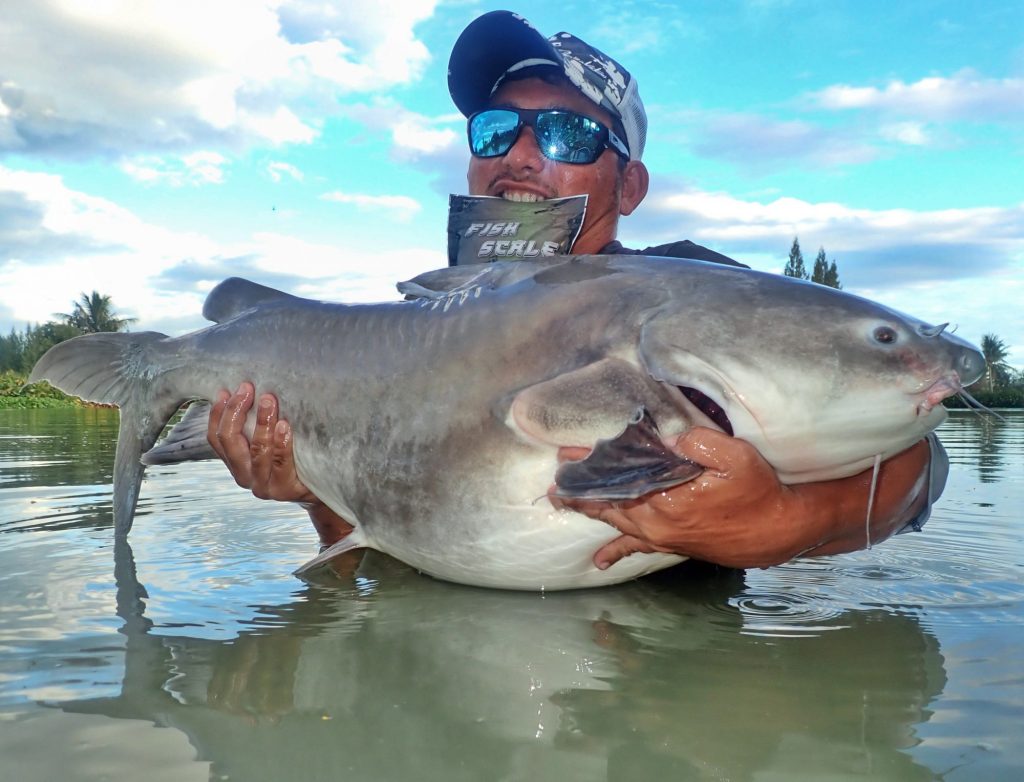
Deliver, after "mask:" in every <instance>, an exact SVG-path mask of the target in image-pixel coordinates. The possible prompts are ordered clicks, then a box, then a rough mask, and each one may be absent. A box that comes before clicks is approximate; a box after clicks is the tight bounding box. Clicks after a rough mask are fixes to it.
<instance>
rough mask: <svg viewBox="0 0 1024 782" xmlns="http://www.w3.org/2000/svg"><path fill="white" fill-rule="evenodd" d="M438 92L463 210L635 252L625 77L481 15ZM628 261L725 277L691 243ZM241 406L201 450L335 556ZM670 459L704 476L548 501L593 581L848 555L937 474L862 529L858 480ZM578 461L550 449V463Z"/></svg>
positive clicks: (230, 406) (215, 419)
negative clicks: (463, 157)
mask: <svg viewBox="0 0 1024 782" xmlns="http://www.w3.org/2000/svg"><path fill="white" fill-rule="evenodd" d="M448 82H449V89H450V91H451V94H452V98H453V100H454V101H455V104H456V106H458V108H459V109H460V111H462V112H463V114H465V115H466V116H467V117H469V142H470V150H471V152H472V153H473V156H472V158H471V160H470V164H469V172H468V181H469V192H470V194H472V195H487V196H497V197H501V198H505V199H507V200H511V201H523V200H531V201H533V200H539V199H548V198H558V197H564V196H572V195H581V194H587V196H588V202H587V212H586V217H585V220H584V223H583V227H582V229H581V231H580V235H579V237H578V238H577V240H576V243H575V244H574V245H573V252H574V253H581V254H582V253H622V252H635V251H630V250H626V249H625V248H623V247H622V246H621V245H620V244H619V243H618V242H617V241H615V237H616V235H617V232H618V221H619V217H620V216H625V215H629V214H630V213H632V212H633V210H634V209H636V208H637V207H638V206H639V205H640V203H641V202H642V201H643V199H644V197H645V196H646V194H647V189H648V183H649V176H648V172H647V169H646V168H645V167H644V164H643V163H642V162H641V156H642V154H643V149H644V143H645V139H646V124H647V121H646V114H645V112H644V109H643V104H642V102H641V101H640V96H639V93H638V91H637V86H636V80H635V79H633V78H632V77H631V75H630V74H629V72H628V71H626V70H625V69H624V68H622V66H621V65H619V64H618V63H617V62H615V61H614V60H613V59H612V58H610V57H608V56H607V55H605V54H603V53H602V52H600V51H598V50H596V49H594V48H593V47H591V46H589V45H588V44H586V43H584V42H583V41H580V40H579V39H578V38H575V37H573V36H571V35H569V34H568V33H559V34H558V35H555V36H552V38H550V39H547V38H545V37H544V36H543V35H541V34H540V33H539V32H537V30H535V29H534V28H533V27H532V26H530V24H529V23H528V22H526V21H525V20H524V19H522V18H521V17H519V16H517V15H515V14H512V13H510V12H507V11H495V12H492V13H488V14H485V15H483V16H481V17H480V18H478V19H476V20H475V21H474V22H472V23H471V24H470V25H469V26H468V27H467V28H466V30H465V31H463V33H462V35H461V36H460V37H459V40H458V41H457V42H456V44H455V47H454V49H453V51H452V56H451V60H450V63H449V75H448ZM643 252H645V253H647V254H656V255H657V254H660V255H670V256H677V257H688V258H696V259H699V260H708V261H714V262H718V263H731V264H735V263H736V262H735V261H732V260H731V259H729V258H726V257H725V256H723V255H720V254H718V253H715V252H713V251H712V250H709V249H707V248H704V247H700V246H699V245H695V244H693V243H692V242H677V243H675V244H672V245H664V246H661V247H657V248H648V249H647V250H645V251H643ZM254 398H255V389H253V387H252V385H251V384H248V383H244V384H242V386H241V387H240V388H239V389H238V390H237V391H236V392H235V394H233V395H231V394H229V393H228V392H227V391H223V392H221V394H220V396H219V398H218V399H217V400H216V401H215V404H214V406H213V410H212V413H211V416H210V426H209V432H208V436H209V440H210V444H211V445H212V446H213V448H214V449H215V450H216V451H217V453H218V454H220V456H221V458H222V459H224V461H225V463H226V464H227V465H228V468H229V469H230V471H231V473H232V475H233V476H234V478H235V480H236V481H237V482H238V484H239V485H241V486H243V487H247V488H251V489H252V491H253V493H254V494H255V495H256V496H257V497H262V498H267V499H277V500H287V501H294V502H299V503H302V504H303V506H304V507H305V508H306V509H307V511H308V512H309V515H310V519H311V520H312V522H313V524H314V526H315V527H316V529H317V531H318V533H319V534H320V537H321V540H322V542H323V543H325V544H330V543H333V542H335V541H337V540H339V539H340V538H341V537H343V536H344V535H345V534H347V532H348V531H350V530H351V526H350V525H348V524H347V523H346V522H345V521H344V520H343V519H341V518H339V517H338V516H337V515H336V514H335V513H333V511H331V510H330V508H328V507H326V506H325V505H324V504H323V503H322V502H320V501H319V500H318V499H317V498H316V497H314V496H313V495H312V494H311V493H310V492H309V491H308V489H306V487H305V486H304V485H303V484H302V483H301V481H300V480H299V479H298V476H297V475H296V474H295V467H294V462H293V461H292V454H291V430H290V428H289V426H288V424H287V422H286V421H283V420H279V418H278V414H277V402H276V400H275V399H274V398H273V397H272V396H269V395H263V396H262V397H261V398H260V400H259V407H258V409H257V426H256V430H255V432H254V434H253V437H252V441H251V442H249V441H248V440H247V439H246V438H245V435H244V434H243V432H242V425H243V423H244V420H245V416H246V413H247V412H248V410H249V409H250V408H251V407H252V404H253V400H254ZM712 404H713V403H712ZM712 417H713V416H712ZM674 447H675V449H676V451H677V452H678V453H679V454H680V455H682V456H684V457H687V458H689V459H692V460H693V461H695V462H698V463H700V464H702V465H704V466H705V467H706V468H707V469H706V470H705V472H704V473H703V474H702V475H701V477H699V478H698V479H696V480H694V481H691V482H689V483H686V484H683V485H681V486H678V487H675V488H673V489H670V490H668V491H663V492H657V493H654V494H651V495H648V496H646V497H642V498H640V499H639V500H636V501H631V502H623V503H614V504H610V503H604V502H584V501H571V502H570V501H559V500H555V499H552V502H553V503H556V504H560V505H564V506H567V507H571V508H574V509H575V510H578V511H580V512H582V513H585V514H587V515H589V516H592V517H594V518H597V519H600V520H602V521H605V522H607V523H609V524H611V525H613V526H614V527H616V528H617V529H618V530H619V531H620V532H621V533H622V535H621V536H620V537H618V538H617V539H615V540H613V541H612V542H610V543H608V544H607V545H606V546H604V547H603V548H602V549H601V550H600V551H598V552H595V556H594V561H595V563H596V564H597V566H598V567H608V566H609V565H611V564H612V563H614V562H615V561H617V560H618V559H620V558H622V557H623V556H628V555H629V554H631V553H633V552H636V551H672V552H675V553H678V554H683V555H685V556H689V557H692V558H694V559H701V560H706V561H709V562H715V563H718V564H721V565H726V566H730V567H740V568H743V567H764V566H768V565H773V564H779V563H782V562H785V561H787V560H789V559H792V558H793V557H796V556H798V555H801V554H807V555H824V554H834V553H840V552H846V551H854V550H857V549H860V548H863V547H865V545H867V544H869V543H873V542H878V541H881V540H884V539H885V538H888V537H889V536H890V535H892V534H893V533H895V532H898V531H901V530H903V529H908V528H913V529H918V528H919V527H920V525H921V524H922V523H923V522H924V521H925V520H926V519H927V517H928V513H929V509H930V505H931V502H933V501H934V500H935V498H936V497H937V496H938V494H939V492H941V490H942V486H943V484H944V481H945V473H946V468H947V463H946V460H945V455H944V452H943V451H942V449H941V446H939V445H938V442H937V440H935V439H934V438H930V439H929V440H924V441H922V442H920V443H918V444H916V445H915V446H913V447H912V448H910V449H908V450H907V451H904V452H903V453H902V454H899V455H897V456H895V457H893V458H891V459H889V460H888V461H886V462H884V463H883V464H882V465H881V468H880V471H879V475H878V477H877V486H876V488H875V492H874V501H873V504H872V507H871V510H870V519H868V515H869V507H868V505H869V499H868V498H869V496H870V494H871V482H872V475H871V471H868V472H865V473H862V474H860V475H856V476H853V477H850V478H845V479H841V480H834V481H825V482H821V483H812V484H801V485H798V486H785V485H782V484H781V483H780V482H779V480H778V478H777V477H776V475H775V472H774V471H773V470H772V468H771V467H770V466H769V465H768V464H767V462H765V460H764V459H763V458H761V456H760V454H758V453H757V451H756V450H754V448H753V447H752V446H750V445H749V444H747V443H746V442H744V441H741V440H737V439H735V438H732V437H729V436H727V435H725V434H723V433H721V432H717V431H714V430H711V429H706V428H696V429H693V430H691V431H690V432H688V433H686V434H685V435H683V436H681V437H680V438H679V441H678V442H677V443H676V444H675V446H674ZM584 453H585V451H580V450H579V449H563V451H562V453H560V458H581V456H582V455H583V454H584ZM866 520H867V521H868V522H869V523H870V534H868V531H867V530H866V529H865V523H866Z"/></svg>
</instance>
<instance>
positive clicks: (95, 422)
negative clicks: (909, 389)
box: [0, 410, 1024, 782]
mask: <svg viewBox="0 0 1024 782" xmlns="http://www.w3.org/2000/svg"><path fill="white" fill-rule="evenodd" d="M39 412H40V413H41V414H43V415H41V416H39V417H38V418H35V419H34V420H33V422H32V425H31V428H29V427H27V426H25V425H24V423H23V420H24V419H20V420H21V422H20V423H19V422H18V421H19V419H16V418H15V417H13V416H8V417H5V416H3V415H0V590H2V592H3V595H4V600H2V601H0V720H3V719H6V720H7V724H6V725H5V728H4V730H0V756H3V757H4V758H5V762H7V761H8V758H10V757H14V754H12V753H16V752H17V751H18V748H19V747H21V746H24V740H25V737H26V736H28V737H33V736H35V735H36V734H38V736H37V737H36V738H35V742H36V743H35V744H34V745H33V746H34V747H36V749H35V757H34V758H32V759H31V761H30V763H29V765H27V766H26V768H28V769H29V770H31V769H33V768H36V769H39V768H42V767H43V765H44V763H45V761H46V760H48V758H44V757H43V756H44V755H47V754H48V753H50V754H52V755H53V762H54V763H55V764H56V765H57V767H59V768H66V769H68V771H67V772H66V773H62V774H58V776H60V777H61V778H69V777H70V778H100V777H104V776H105V777H108V778H119V777H118V775H117V774H115V773H112V772H109V771H104V772H102V773H101V772H100V771H96V770H94V769H92V770H90V771H89V772H87V771H86V770H84V769H85V767H84V766H81V765H79V763H78V759H79V758H80V757H81V755H80V754H79V752H80V750H81V748H82V747H83V746H85V745H87V744H90V743H91V744H92V745H93V746H100V747H104V748H105V749H104V751H103V753H100V754H103V755H104V756H105V757H104V758H103V759H104V760H108V761H109V760H110V759H111V757H113V756H117V757H121V758H122V759H123V758H125V757H128V755H127V754H126V753H128V752H129V749H131V750H133V751H136V752H137V755H136V756H133V762H134V763H135V764H136V766H138V765H140V764H141V765H143V766H145V767H147V768H152V769H154V771H153V774H157V771H156V769H158V768H160V767H161V765H160V764H161V762H162V761H160V760H159V759H158V758H160V757H163V756H161V755H160V754H159V752H162V751H165V750H166V752H168V753H170V752H172V750H173V753H175V754H174V757H175V758H177V760H176V761H175V762H176V763H177V765H171V764H168V765H166V768H168V769H169V770H168V777H167V778H172V779H175V780H180V779H183V778H185V775H186V773H188V778H191V776H192V775H193V774H192V772H198V774H197V775H198V777H199V778H203V779H205V778H207V777H209V778H211V779H220V778H224V777H227V778H231V779H235V780H261V779H267V780H280V779H289V778H293V777H295V776H297V775H300V774H301V775H302V777H303V778H308V779H319V778H331V779H336V778H341V779H373V780H391V779H400V780H405V779H417V780H432V779H444V780H446V781H447V780H462V779H465V780H479V779H514V780H518V779H558V780H559V782H562V780H576V779H580V780H594V779H612V780H620V779H623V780H624V779H629V780H633V779H655V778H657V779H662V778H666V777H668V775H671V778H679V779H714V780H718V779H734V780H744V779H751V780H752V779H793V778H805V779H820V778H845V777H850V776H865V777H869V778H871V779H900V780H905V779H910V780H914V779H934V778H937V777H941V778H943V779H945V780H949V781H950V782H953V780H955V779H958V778H959V779H974V778H982V777H985V778H992V779H996V778H1007V779H1011V778H1018V777H1019V776H1020V775H1019V774H1016V773H1014V769H1016V770H1020V765H1021V761H1022V760H1024V758H1022V755H1021V750H1020V748H1019V741H1018V737H1017V733H1018V731H1017V728H1016V726H1017V725H1019V724H1020V721H1021V719H1024V677H1021V675H1020V667H1019V660H1020V659H1021V655H1022V654H1024V633H1022V630H1021V624H1020V621H1019V618H1020V615H1021V610H1022V607H1024V576H1022V568H1024V564H1022V563H1024V549H1022V544H1021V537H1020V508H1021V507H1024V492H1022V487H1021V483H1020V481H1019V477H1020V474H1021V472H1022V466H1024V426H1022V424H1024V416H1021V415H1008V416H1007V423H1006V424H1005V425H1004V424H1001V423H999V422H996V424H997V425H998V428H992V429H991V430H986V429H984V426H985V424H984V423H983V422H979V421H977V420H976V419H974V417H973V416H970V415H969V414H958V415H954V416H952V417H951V420H950V422H949V423H948V424H947V425H946V427H945V428H944V430H943V433H942V437H943V441H944V442H945V443H946V447H947V449H948V450H949V452H950V458H951V464H952V470H951V476H950V482H949V484H948V487H947V491H946V495H945V496H944V497H943V500H942V502H941V503H940V505H939V506H938V507H937V508H936V513H935V515H934V517H933V519H932V520H931V521H930V522H929V524H928V526H927V527H926V529H925V532H924V533H922V534H914V535H906V536H902V537H900V538H898V539H896V540H894V541H890V542H887V543H885V544H883V545H881V546H878V547H876V548H875V549H874V550H872V551H870V552H864V553H863V554H859V555H851V556H848V557H839V558H834V559H828V558H826V559H823V560H803V561H799V562H796V563H792V564H790V565H788V566H786V567H783V568H772V569H769V570H766V571H750V572H748V573H747V574H738V573H735V572H732V571H714V570H712V571H709V572H705V573H699V572H697V569H695V568H691V567H685V566H684V567H682V568H679V569H674V570H672V571H666V572H664V573H661V574H658V575H656V576H654V577H649V578H647V579H644V580H643V581H641V582H637V583H634V584H629V585H625V586H622V587H617V588H610V589H602V590H591V591H584V592H579V593H560V594H556V595H548V596H540V595H534V594H519V593H501V592H495V591H490V590H477V589H471V588H467V587H460V586H454V585H449V584H444V583H440V582H436V581H433V580H431V579H428V578H424V577H421V576H419V575H417V574H416V573H414V572H413V571H411V570H410V569H409V568H407V567H405V566H403V565H401V564H400V563H397V562H395V561H394V560H391V559H389V558H387V557H384V556H381V555H377V554H374V553H373V552H369V553H367V554H366V555H365V556H364V557H359V556H354V557H353V558H351V559H348V560H343V561H341V562H340V563H339V573H338V574H337V575H336V576H334V577H332V576H330V575H325V576H324V577H323V578H322V579H321V580H319V581H318V582H316V583H314V584H309V585H303V584H301V583H300V582H297V581H293V580H291V579H289V578H287V577H286V576H284V575H283V574H285V573H287V569H288V567H289V566H293V565H294V564H297V563H298V562H300V561H302V559H304V558H305V556H306V554H307V553H308V550H307V547H306V543H305V542H304V540H302V539H299V538H301V535H299V534H297V533H295V532H291V530H296V531H297V530H299V529H300V527H298V526H295V525H292V526H285V524H286V522H284V521H282V519H284V518H285V517H288V518H290V517H291V516H292V515H293V514H291V513H290V512H289V511H288V509H283V510H279V511H274V510H268V509H267V505H266V504H263V503H259V502H257V501H249V500H251V498H246V497H245V496H244V492H241V491H240V490H237V489H236V488H235V487H234V486H233V485H232V484H231V483H230V480H229V479H228V478H227V477H226V476H225V475H224V474H223V472H222V470H221V469H214V468H218V466H217V465H208V467H209V468H210V469H205V468H204V467H203V466H201V465H188V466H186V467H182V468H180V471H179V470H178V468H175V469H161V470H154V471H152V472H151V473H150V474H151V480H150V481H148V482H147V484H146V486H145V487H144V489H143V494H142V499H141V501H140V514H139V519H138V521H137V524H136V527H135V529H134V531H133V533H132V543H133V544H134V545H135V554H136V555H137V556H138V561H137V562H136V559H135V558H134V557H133V552H132V550H131V549H130V548H129V547H128V546H127V544H124V543H118V544H116V545H115V544H114V543H113V542H112V534H111V531H110V529H109V528H110V498H109V491H110V488H109V480H110V477H109V472H110V463H111V461H112V449H111V443H112V440H113V437H114V432H115V429H116V416H115V414H114V413H112V412H111V411H102V410H101V411H86V412H87V413H88V415H89V416H92V418H89V420H85V419H83V417H82V415H81V414H80V413H79V412H77V411H76V412H73V413H67V414H65V413H64V411H61V412H60V414H59V415H58V414H55V411H39ZM55 439H61V440H62V443H63V445H58V444H55V443H54V442H53V440H55ZM986 443H988V444H987V445H986ZM37 446H38V447H37ZM62 447H65V448H71V449H72V450H70V451H68V452H65V453H63V454H58V452H59V451H60V448H62ZM986 448H988V449H989V450H988V452H987V453H983V452H985V449H986ZM69 454H70V457H69ZM59 461H63V462H64V463H65V464H64V465H60V464H58V463H57V462H59ZM72 463H74V465H75V468H74V469H69V468H67V465H68V464H72ZM976 472H977V473H979V474H980V473H982V472H984V474H985V475H986V476H987V477H988V480H982V481H979V480H978V479H977V477H976V476H975V473H976ZM218 481H220V482H218ZM275 512H277V513H278V514H279V515H278V516H275V515H274V514H275ZM287 523H290V522H287ZM4 533H13V534H4ZM308 537H309V545H312V537H313V536H312V534H311V533H309V534H308ZM293 538H294V539H293ZM112 549H113V553H114V568H113V570H114V573H113V578H112V577H111V572H110V571H111V567H110V559H111V550H112ZM140 581H141V582H142V583H140ZM143 583H144V584H145V585H146V586H143ZM147 587H148V588H147ZM940 642H941V644H940ZM940 645H941V652H940ZM41 705H45V707H46V708H45V709H44V708H41ZM933 713H937V716H935V717H934V718H933ZM140 721H141V722H140ZM153 724H155V725H158V726H166V727H170V728H172V729H173V730H170V731H167V730H165V731H156V730H152V729H149V730H148V731H147V730H145V729H144V726H148V725H153ZM83 726H84V727H83ZM140 726H142V727H140ZM19 729H20V732H19ZM99 729H103V730H106V731H108V739H107V741H106V743H103V742H102V741H97V740H96V738H95V734H93V733H88V731H89V730H99ZM157 735H159V736H163V737H167V736H174V737H177V739H178V742H179V743H178V744H174V745H173V746H171V745H172V744H173V742H167V741H166V739H164V740H160V741H158V740H157V739H155V738H154V736H157ZM19 736H20V737H21V739H20V740H21V743H20V744H19V743H18V741H19V739H18V738H16V737H19ZM51 737H55V738H51ZM182 737H187V740H188V742H189V743H190V744H191V746H192V747H193V748H194V753H193V752H192V751H186V752H184V753H183V752H182V749H181V747H180V744H181V742H182ZM161 741H163V742H164V743H161ZM47 742H50V743H51V744H52V746H53V747H56V749H55V750H53V751H52V752H51V749H50V746H49V745H48V744H47ZM165 743H166V747H165V746H164V744H165ZM158 745H159V746H158ZM140 748H141V749H140ZM185 749H186V750H187V747H186V748H185ZM158 750H159V751H158ZM196 756H197V757H196ZM135 758H137V759H135ZM208 766H209V767H208ZM128 767H131V766H128ZM172 771H173V773H172ZM76 773H77V774H78V776H77V777H75V774H76ZM19 778H27V779H33V778H36V779H49V778H53V775H49V776H47V775H46V774H44V773H42V772H40V773H39V774H37V775H36V776H35V777H33V775H32V774H31V773H28V774H27V775H21V776H19ZM150 782H157V780H156V777H155V776H154V778H153V779H151V780H150Z"/></svg>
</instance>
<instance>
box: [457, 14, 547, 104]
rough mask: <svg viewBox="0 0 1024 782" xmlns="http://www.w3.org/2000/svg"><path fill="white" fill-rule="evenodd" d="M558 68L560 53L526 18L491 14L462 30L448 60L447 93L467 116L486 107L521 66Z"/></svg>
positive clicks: (514, 15)
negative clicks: (498, 87) (503, 81)
mask: <svg viewBox="0 0 1024 782" xmlns="http://www.w3.org/2000/svg"><path fill="white" fill-rule="evenodd" d="M531 61H537V63H545V62H550V63H551V64H552V65H554V66H558V65H559V64H560V63H561V62H562V58H561V56H560V55H559V53H558V50H557V49H555V47H554V46H552V45H551V43H550V42H549V41H548V39H547V38H545V37H544V36H543V35H541V33H540V32H538V31H537V30H536V29H535V28H534V27H532V26H531V25H530V23H529V22H527V21H526V20H525V19H523V18H522V17H520V16H517V15H516V14H513V13H512V12H510V11H491V12H490V13H487V14H484V15H483V16H481V17H479V18H477V19H475V20H474V21H473V22H471V23H470V24H469V26H468V27H467V28H466V29H465V30H463V31H462V35H460V36H459V39H458V40H457V41H456V42H455V46H454V48H453V49H452V56H451V59H449V60H448V91H449V92H450V93H451V96H452V100H453V101H454V102H455V105H456V106H457V107H458V109H459V111H461V112H462V113H463V114H464V115H465V116H467V117H468V116H469V115H470V114H472V113H473V112H475V111H480V109H482V108H484V107H485V106H486V105H487V103H488V101H489V100H490V97H491V91H492V90H493V89H494V85H495V84H497V83H498V80H499V79H501V77H502V76H504V75H505V73H507V72H508V70H509V69H510V68H512V67H513V66H515V65H518V64H520V63H529V62H531Z"/></svg>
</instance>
